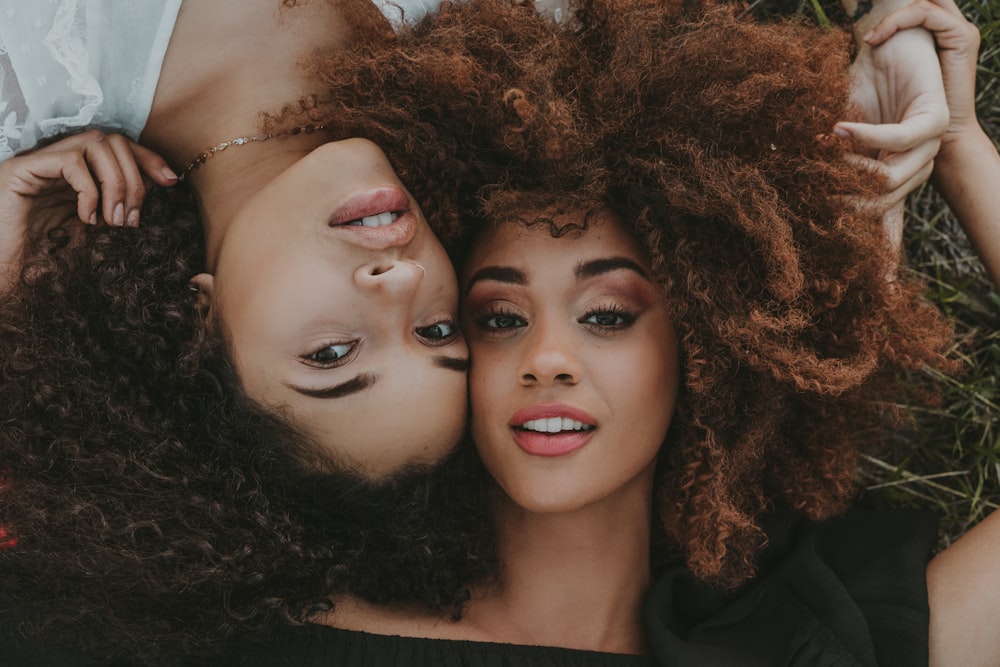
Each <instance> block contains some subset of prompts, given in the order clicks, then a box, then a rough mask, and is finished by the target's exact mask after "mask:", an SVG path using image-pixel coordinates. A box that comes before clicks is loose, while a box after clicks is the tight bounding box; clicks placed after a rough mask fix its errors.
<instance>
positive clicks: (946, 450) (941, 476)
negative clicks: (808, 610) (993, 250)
mask: <svg viewBox="0 0 1000 667" xmlns="http://www.w3.org/2000/svg"><path fill="white" fill-rule="evenodd" d="M958 1H959V5H960V7H961V8H962V10H963V12H964V13H965V15H966V16H967V17H968V18H969V19H970V20H972V21H973V22H974V23H976V25H977V26H979V28H980V32H981V35H982V46H981V48H980V63H979V72H978V82H977V84H978V85H977V109H978V113H979V118H980V122H981V123H982V124H983V127H984V128H985V129H986V131H987V133H989V134H990V136H991V137H992V138H993V140H994V142H997V141H998V140H1000V2H997V0H958ZM741 4H743V5H744V6H746V7H748V8H749V9H750V10H751V11H752V12H753V13H754V14H756V15H759V16H768V15H776V14H784V15H788V14H805V15H807V16H810V17H812V18H813V19H815V20H817V21H818V22H819V23H826V21H827V18H826V17H827V16H828V17H829V20H830V21H833V22H834V23H837V22H839V21H842V20H843V12H842V11H841V10H840V7H839V2H837V1H836V0H835V1H834V2H830V1H829V0H755V1H754V2H750V3H741ZM996 187H1000V183H997V184H996ZM998 214H1000V213H998ZM998 242H1000V240H998ZM904 244H905V252H906V256H907V259H908V263H909V267H910V270H912V271H914V272H916V273H917V274H918V275H920V276H922V277H923V278H924V280H925V281H926V282H927V284H928V292H927V296H928V298H929V299H930V300H932V301H933V302H934V303H936V304H937V305H938V306H939V307H940V308H941V309H942V310H943V311H944V312H945V313H946V314H947V315H948V316H949V317H950V318H952V319H953V320H954V322H955V331H956V342H955V347H954V355H955V356H956V357H958V358H961V359H963V360H964V361H965V364H966V367H967V369H966V371H965V372H964V373H962V374H960V375H959V376H957V377H952V378H943V377H938V376H935V375H933V374H931V373H928V372H924V373H922V374H918V375H917V376H915V377H913V378H912V385H913V387H914V391H915V392H916V391H919V390H920V389H921V388H926V387H927V386H931V387H933V388H936V389H937V390H938V392H939V394H940V399H939V401H938V402H936V403H935V405H934V406H933V407H931V408H928V407H915V405H916V404H917V402H916V401H913V402H912V403H909V404H907V403H905V402H904V403H903V404H902V407H903V408H904V410H906V411H907V412H908V413H909V414H910V415H912V417H913V423H914V428H913V429H911V430H907V431H905V432H901V433H899V434H898V436H897V437H896V438H895V439H894V440H893V441H892V442H890V443H888V446H887V447H886V448H885V450H884V451H880V452H879V454H878V455H871V456H869V457H867V458H866V460H865V461H864V463H863V465H862V467H861V470H860V472H859V475H860V479H861V481H862V483H863V484H864V485H865V487H866V488H867V489H868V492H867V495H868V496H869V497H870V498H872V499H874V500H875V502H876V503H878V504H880V505H888V506H893V507H906V508H919V509H929V510H932V511H934V512H935V513H937V514H938V516H940V517H941V528H942V536H941V546H945V545H947V544H948V543H950V542H951V541H952V540H953V539H955V538H956V537H957V536H958V535H960V534H961V533H962V532H964V531H965V530H967V529H968V528H969V527H971V526H972V525H974V524H975V523H976V522H977V521H979V520H981V519H982V518H983V517H984V516H986V515H987V514H988V513H989V512H991V511H992V510H993V509H995V508H997V507H998V506H1000V383H998V380H997V372H998V370H1000V295H998V294H997V292H996V291H994V290H993V289H992V287H991V284H990V282H989V280H988V278H987V277H986V275H985V273H984V271H983V268H982V266H981V264H980V263H979V260H978V259H977V258H976V256H975V254H974V253H973V252H972V250H971V249H970V247H969V244H968V243H967V241H966V239H965V236H964V235H963V233H962V231H961V229H960V227H959V226H958V224H957V222H956V220H955V218H954V216H953V215H952V214H951V211H950V210H949V209H948V207H947V205H946V204H945V203H944V200H943V199H942V198H941V197H940V196H939V195H938V193H937V192H935V190H934V188H933V187H932V186H931V185H925V186H923V187H922V188H920V189H918V190H917V191H916V192H914V193H913V194H912V195H910V198H909V201H908V202H907V223H906V231H905V236H904Z"/></svg>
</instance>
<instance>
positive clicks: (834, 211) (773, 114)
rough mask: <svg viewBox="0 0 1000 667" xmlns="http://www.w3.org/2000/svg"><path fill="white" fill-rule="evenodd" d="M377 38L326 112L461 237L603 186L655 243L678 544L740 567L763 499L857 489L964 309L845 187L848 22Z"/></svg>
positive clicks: (725, 12) (331, 69)
mask: <svg viewBox="0 0 1000 667" xmlns="http://www.w3.org/2000/svg"><path fill="white" fill-rule="evenodd" d="M689 4H690V3H689ZM362 41H363V45H362V46H359V47H358V48H357V49H355V50H354V51H353V52H352V53H350V54H334V55H330V56H327V57H320V58H316V59H315V60H314V61H313V62H312V65H311V67H312V70H313V71H314V72H315V73H316V75H317V76H320V77H321V78H322V79H323V80H324V81H325V83H326V85H327V86H328V88H329V96H328V99H327V101H326V102H324V103H323V104H321V105H319V106H318V107H317V108H315V109H312V110H310V112H309V115H310V118H311V119H312V120H314V121H318V122H322V123H325V124H326V125H327V127H328V128H331V129H332V131H334V132H335V133H336V134H339V135H341V136H362V137H367V138H369V139H371V140H373V141H375V142H376V143H378V144H379V145H381V146H383V147H384V149H385V150H386V152H387V154H388V155H389V156H390V159H391V160H392V161H393V162H394V164H395V165H396V167H397V169H398V170H399V173H400V175H401V178H402V180H403V182H404V183H406V184H407V186H408V187H410V189H411V190H412V191H413V192H414V194H415V196H416V197H417V200H418V202H420V203H421V205H422V206H424V207H425V211H427V212H428V219H435V220H436V222H437V224H438V226H439V228H441V229H445V230H448V232H449V233H448V234H447V235H446V237H445V240H446V241H447V242H449V243H450V245H451V249H452V251H453V252H454V253H455V255H456V256H457V258H458V260H459V261H460V259H461V254H462V251H463V248H465V247H466V245H467V243H468V241H469V239H470V238H471V237H473V236H474V235H475V233H476V230H477V229H480V228H481V227H482V225H484V224H490V223H491V222H496V221H504V220H511V219H530V218H532V217H533V216H535V215H536V214H537V212H539V211H541V210H544V209H546V208H550V207H552V206H556V207H558V208H561V209H563V210H579V209H582V210H587V209H588V208H596V207H609V208H610V209H612V210H614V211H615V212H617V213H618V214H619V215H620V216H621V217H622V218H623V219H624V220H625V221H627V222H628V224H630V225H631V226H632V227H633V229H634V231H635V233H636V234H637V236H638V237H639V238H640V239H641V240H642V241H643V242H644V243H645V246H646V248H647V249H648V251H649V253H650V255H651V259H652V265H653V269H654V273H655V276H656V278H657V279H658V281H659V283H660V284H661V286H662V291H663V296H664V303H665V305H666V308H667V309H668V310H669V312H670V314H671V316H672V317H673V319H674V323H675V326H676V328H677V331H678V334H679V340H680V346H681V355H682V362H683V367H684V382H683V389H682V397H681V400H680V403H679V405H678V409H677V412H676V416H675V417H674V420H673V423H672V425H671V428H670V433H669V434H668V437H667V442H666V443H665V446H664V449H663V450H662V451H661V456H660V461H659V470H658V480H659V481H658V487H657V498H658V507H659V517H660V520H661V522H662V528H663V529H664V533H665V535H666V539H667V541H668V543H669V547H670V548H671V551H672V553H674V554H677V555H679V556H681V557H682V558H683V559H684V560H685V561H686V563H687V565H688V566H689V567H690V569H691V570H692V571H693V572H694V573H695V574H696V575H697V576H699V577H701V578H703V579H705V580H708V581H711V582H713V583H715V584H717V585H720V586H725V587H729V586H735V585H737V584H739V583H740V582H742V581H745V580H746V579H747V578H748V577H749V576H751V575H752V574H753V571H754V556H755V554H756V553H757V552H758V551H759V549H760V548H761V546H762V544H763V542H764V540H765V538H764V534H763V532H762V530H761V529H760V528H759V526H758V523H757V519H758V517H759V516H760V515H761V513H762V512H764V511H766V510H768V509H770V508H773V507H775V506H777V505H780V504H787V505H789V506H791V507H792V508H794V509H795V510H797V511H798V512H800V513H802V514H804V515H805V516H807V517H809V518H812V519H824V518H827V517H831V516H833V515H835V514H837V513H839V512H841V511H842V510H844V509H845V508H846V507H847V506H848V504H849V503H850V502H851V500H852V498H853V497H854V496H855V494H856V492H857V487H856V484H855V480H854V474H855V471H856V467H857V464H858V457H859V452H861V451H862V450H863V449H865V448H868V447H873V446H875V445H877V444H878V443H879V441H880V435H879V434H880V432H884V429H885V428H886V427H887V426H888V425H889V424H893V423H895V420H894V419H892V417H893V415H892V414H891V412H892V411H891V410H890V409H889V408H887V407H886V405H887V404H886V402H885V399H886V398H887V397H893V396H896V395H897V394H898V392H899V391H900V389H901V381H900V379H899V375H900V373H899V371H900V370H901V369H912V368H917V367H920V366H922V365H924V364H930V365H933V366H937V367H940V368H949V367H950V362H949V361H947V360H946V359H945V358H944V356H943V350H944V349H945V346H946V344H947V342H948V341H949V339H950V334H951V331H950V327H949V325H948V323H947V322H946V321H945V320H944V318H943V317H942V316H941V314H940V313H939V312H938V311H937V310H936V309H935V308H933V307H932V306H930V305H929V304H927V303H925V301H924V300H923V299H922V298H921V296H920V289H921V286H920V285H918V284H913V283H912V282H911V280H910V279H909V278H907V277H905V276H902V275H901V276H898V277H896V278H895V279H889V273H890V272H891V271H893V270H894V269H893V267H894V266H895V259H896V255H895V251H894V250H893V249H892V248H891V247H890V245H889V243H888V241H887V238H886V235H885V234H884V232H883V230H882V228H881V226H880V224H879V222H878V220H877V219H875V217H874V216H873V215H872V214H871V213H870V212H866V211H863V210H859V209H858V208H856V207H855V206H854V205H853V204H851V203H850V202H849V201H846V200H845V198H844V197H843V195H845V194H853V195H860V196H862V197H875V196H876V195H877V194H878V192H879V186H880V182H879V179H878V178H877V177H876V176H875V175H873V174H870V173H866V172H863V171H859V170H858V169H857V168H855V167H853V166H851V165H849V164H848V163H847V162H846V161H845V160H843V157H844V155H845V153H846V152H847V151H848V150H849V148H850V147H849V146H848V145H847V144H846V143H845V142H843V141H840V140H837V139H836V138H834V137H831V136H829V135H828V133H829V131H830V129H831V128H832V127H833V125H834V123H835V122H836V121H838V120H840V119H844V118H849V117H852V114H853V112H852V109H851V108H850V106H849V104H848V88H849V81H848V77H847V65H848V36H847V35H846V33H844V32H841V31H829V30H823V29H820V28H817V27H815V26H808V25H805V24H803V23H802V22H794V21H792V22H783V23H779V24H774V25H761V24H757V23H753V22H751V21H749V20H745V19H741V18H738V17H736V16H735V15H734V13H733V12H732V10H730V9H728V8H725V7H715V8H704V7H702V8H694V9H691V8H685V7H681V6H679V5H678V6H677V7H673V8H670V9H668V8H666V7H665V5H664V3H662V2H659V1H655V2H654V1H652V0H650V1H645V0H633V1H628V2H626V1H622V2H619V1H617V0H606V1H600V0H590V1H588V0H584V1H583V2H579V3H577V5H576V7H575V20H574V21H572V22H567V23H565V24H564V25H563V26H561V27H559V26H555V25H553V24H551V23H550V22H548V21H546V20H545V19H543V18H539V17H538V16H537V15H536V14H535V11H534V8H533V7H532V5H531V3H530V2H525V3H514V4H513V5H511V4H509V3H506V2H495V1H492V0H471V1H469V2H460V3H454V4H452V3H445V4H444V5H442V7H441V9H440V11H439V14H438V15H436V16H431V17H428V18H426V19H424V20H423V21H422V22H421V23H420V24H418V25H417V26H416V27H415V28H413V29H412V30H411V31H408V32H404V33H403V34H401V35H400V37H399V40H398V42H397V43H392V44H387V43H386V41H385V40H384V39H383V38H382V37H381V36H374V35H373V37H372V38H371V39H370V40H367V41H364V40H362ZM270 122H271V123H272V124H283V123H290V122H302V119H301V117H295V116H294V114H288V113H286V114H285V115H283V116H282V115H278V116H276V117H272V118H271V119H270Z"/></svg>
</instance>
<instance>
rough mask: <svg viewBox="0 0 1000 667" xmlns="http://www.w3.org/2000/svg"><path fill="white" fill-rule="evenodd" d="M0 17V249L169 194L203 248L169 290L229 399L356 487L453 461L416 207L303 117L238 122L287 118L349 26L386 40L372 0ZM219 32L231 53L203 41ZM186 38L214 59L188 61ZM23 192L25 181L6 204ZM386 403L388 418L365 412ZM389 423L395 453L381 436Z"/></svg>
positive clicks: (440, 311) (454, 419)
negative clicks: (216, 357) (231, 383)
mask: <svg viewBox="0 0 1000 667" xmlns="http://www.w3.org/2000/svg"><path fill="white" fill-rule="evenodd" d="M15 4H16V6H15ZM7 5H9V6H7ZM7 5H5V6H4V8H3V9H4V13H5V18H4V22H3V26H2V28H0V44H3V45H5V47H6V48H0V53H2V54H3V56H2V57H0V90H2V92H3V98H2V104H0V106H2V107H3V109H4V111H3V117H4V123H3V125H2V127H3V129H2V130H0V139H3V141H2V143H0V158H8V157H9V158H10V159H9V160H7V161H5V162H4V163H3V164H4V168H5V171H4V172H3V175H4V176H5V177H6V178H5V180H4V181H3V183H2V185H3V187H4V188H5V189H7V190H11V189H13V190H15V191H17V193H18V194H20V195H22V196H21V199H22V200H23V205H22V206H20V208H17V209H15V210H14V211H13V212H11V211H9V210H8V211H7V212H5V215H4V219H3V220H2V222H3V223H4V226H3V235H4V237H3V238H4V241H7V239H8V238H16V237H17V236H19V234H20V232H21V230H23V229H24V228H25V227H26V226H30V227H31V228H32V230H33V231H34V232H35V233H36V234H37V233H38V231H39V230H40V229H42V228H43V227H48V226H50V225H49V219H50V218H52V217H53V216H54V215H56V214H58V216H59V219H58V222H64V221H67V220H75V219H76V218H77V217H79V219H80V220H81V221H84V222H89V223H91V224H94V225H96V224H97V222H98V221H106V222H107V223H108V224H110V225H112V226H119V227H123V226H135V225H137V224H138V223H139V211H140V205H141V202H142V197H143V193H144V191H145V186H144V183H143V179H144V178H145V179H146V180H147V183H148V180H149V179H152V180H153V181H155V182H156V183H157V184H159V185H173V184H176V183H177V182H178V180H185V181H186V183H187V185H188V186H189V188H190V191H191V192H192V193H193V195H194V201H195V203H196V205H197V208H198V212H199V217H200V220H201V223H202V225H203V229H204V233H205V239H206V241H205V244H204V246H203V249H204V252H205V258H204V262H203V263H202V264H201V265H200V266H198V267H197V271H196V272H195V273H194V274H192V276H189V279H190V280H191V284H192V286H193V287H194V288H196V289H198V290H199V292H200V299H201V300H202V302H203V306H204V308H205V309H206V310H207V311H208V317H207V318H206V320H205V321H206V323H207V325H208V331H207V335H211V336H214V337H216V338H217V339H219V340H220V341H221V342H223V344H224V345H225V347H226V349H227V351H228V355H229V357H230V359H231V361H232V364H233V367H234V368H235V370H236V372H237V373H236V377H238V380H239V384H240V389H241V390H242V391H244V392H246V394H247V395H248V396H249V397H251V398H252V399H253V400H254V401H256V402H257V403H258V404H260V405H261V406H262V407H265V408H267V409H269V410H271V411H272V412H273V413H275V414H276V415H277V416H280V417H281V418H283V419H286V420H288V421H290V422H291V423H293V424H294V425H295V427H296V428H297V429H298V430H299V431H300V433H301V434H302V435H303V436H305V437H308V438H310V439H311V440H312V441H313V443H314V444H315V445H317V447H316V448H315V449H316V452H317V453H316V455H317V456H319V457H320V458H322V457H323V454H322V451H321V450H323V449H325V450H326V451H327V454H326V456H327V458H329V459H331V460H336V462H337V463H338V464H339V465H341V466H346V467H350V468H351V469H353V470H356V471H358V472H360V473H362V474H366V475H368V476H372V477H377V476H380V475H385V474H389V473H392V472H394V471H396V470H398V469H400V468H402V467H404V466H405V465H407V464H409V463H418V464H427V463H433V462H435V461H438V460H440V459H442V458H443V457H444V456H446V455H447V454H448V453H449V452H450V451H451V450H452V449H454V447H455V445H456V443H457V442H458V440H459V438H460V436H461V433H462V429H463V428H464V423H465V414H464V412H463V409H462V406H464V404H465V377H464V373H463V371H464V363H465V359H466V352H465V348H464V343H463V342H462V340H461V337H460V336H458V332H457V327H456V325H455V321H456V318H457V295H456V293H455V288H454V284H455V278H454V272H453V269H452V267H451V264H450V262H449V261H448V258H447V256H446V255H445V253H444V251H443V249H442V247H441V244H440V243H439V242H438V241H437V238H436V236H435V234H434V233H433V232H432V230H431V228H430V227H429V225H428V224H427V222H426V220H425V219H424V217H423V215H422V214H421V212H420V210H419V207H418V205H417V202H415V201H414V200H413V199H412V198H411V197H410V196H409V194H408V193H407V192H406V190H405V189H404V188H403V187H402V185H401V184H400V183H399V181H398V179H396V178H395V176H394V175H393V174H392V173H391V170H390V169H388V168H387V164H386V163H385V161H384V158H382V157H381V155H379V152H378V149H377V148H376V147H373V146H371V145H370V144H367V143H365V142H357V141H355V142H331V141H330V139H331V136H330V135H329V134H327V133H324V132H323V131H322V127H320V126H321V123H314V122H312V121H310V120H309V119H308V118H306V119H303V121H302V122H301V123H300V124H299V125H297V126H296V127H293V128H287V130H286V131H283V132H276V133H271V132H261V131H260V130H258V129H257V128H258V126H259V123H260V118H259V116H260V114H261V113H262V112H263V111H265V110H272V109H280V108H282V106H283V105H288V106H290V107H294V108H296V109H300V110H302V111H303V112H304V113H306V115H308V109H309V108H310V107H311V106H313V105H314V104H315V99H316V96H317V95H320V94H322V89H321V88H319V87H318V86H317V84H316V82H315V81H313V80H312V79H311V78H310V77H309V76H308V75H307V74H306V73H305V72H303V71H302V70H301V69H300V68H299V67H298V62H299V60H300V59H302V58H303V57H306V56H308V55H309V54H311V53H313V52H315V51H336V50H338V49H343V48H348V47H349V46H350V45H351V44H352V43H353V40H354V39H355V32H356V30H358V29H361V28H364V27H366V26H367V28H366V30H367V32H366V35H368V36H369V37H370V36H372V35H374V34H378V35H380V36H381V37H382V38H384V39H391V38H392V35H393V32H392V29H391V27H390V24H389V21H388V20H387V19H386V16H383V14H382V13H380V12H379V10H378V9H377V8H376V7H375V5H373V4H371V3H370V2H368V1H367V0H351V1H344V2H335V3H331V2H326V1H323V2H284V3H280V2H276V0H255V1H254V2H246V0H235V1H231V0H224V1H221V2H197V1H196V2H183V3H181V2H180V1H179V0H173V1H171V2H166V3H163V2H149V1H148V0H147V1H146V2H139V3H134V4H132V5H129V6H128V7H127V8H121V7H118V6H117V5H116V4H115V3H106V2H92V3H76V2H69V1H63V2H57V3H44V4H41V5H39V4H37V3H36V4H35V5H32V6H30V7H28V6H23V3H7ZM385 13H386V15H387V16H389V15H392V14H393V11H392V10H391V9H390V8H389V7H386V8H385ZM396 13H398V12H396ZM222 34H238V35H239V36H240V38H239V39H233V40H223V41H218V36H219V35H222ZM119 36H121V37H120V38H119ZM208 41H211V43H213V44H216V45H217V46H216V47H215V48H212V49H210V50H206V49H203V48H199V47H200V46H201V45H203V44H205V43H206V42H208ZM260 53H266V54H267V57H266V58H260V57H258V54H260ZM28 56H31V57H28ZM88 128H89V131H87V132H82V133H80V134H76V135H74V136H71V137H69V138H64V139H62V141H60V142H58V143H57V144H54V145H48V146H45V147H43V148H42V149H41V150H36V151H35V152H34V153H26V154H23V155H18V156H15V157H11V156H12V154H13V153H14V151H25V150H28V149H33V148H36V146H37V142H38V141H44V140H49V139H54V138H57V137H59V136H60V135H61V134H64V133H68V132H74V131H79V130H84V129H88ZM105 131H107V132H108V133H106V132H105ZM111 131H119V132H122V133H124V134H126V135H127V136H128V137H129V138H125V137H123V136H120V135H118V134H110V132H111ZM240 133H243V134H240ZM224 139H226V140H225V141H223V140H224ZM136 142H139V143H140V144H141V145H142V146H141V147H140V146H139V145H138V144H137V143H136ZM150 150H152V151H155V153H157V154H158V155H162V156H163V157H164V158H165V159H166V162H168V163H170V164H173V165H175V167H176V168H177V169H176V172H174V171H171V170H170V169H169V168H168V167H167V166H166V163H165V162H163V160H161V159H159V158H158V156H157V155H154V154H150V152H149V151H150ZM70 160H74V161H75V162H74V164H76V165H77V166H78V167H80V168H82V172H83V174H84V178H85V177H86V172H87V169H85V168H83V167H89V168H90V169H93V170H95V171H101V172H103V173H100V174H99V176H100V178H101V179H102V180H101V192H100V195H101V196H100V198H99V197H98V192H97V189H96V188H95V187H94V186H93V185H90V186H80V185H79V180H80V179H75V180H73V181H71V182H69V183H63V182H62V178H63V176H64V174H63V173H62V169H61V166H60V165H61V164H67V163H69V161H70ZM60 161H61V162H60ZM133 162H136V163H138V166H137V165H136V164H132V163H133ZM8 163H13V164H8ZM24 174H26V175H24ZM26 180H35V181H45V183H44V184H43V185H42V186H39V187H38V188H36V190H35V191H33V192H32V191H28V192H25V191H24V190H25V188H24V187H23V184H24V182H25V181H26ZM59 185H62V186H63V187H62V189H61V190H60V189H58V187H57V186H59ZM77 187H83V188H84V189H83V190H81V196H80V197H79V198H77V197H76V192H75V189H76V188H77ZM54 203H56V204H58V206H57V207H55V208H56V212H55V213H53V211H52V210H51V209H52V208H53V207H54V206H53V204H54ZM428 213H430V214H433V208H432V209H430V210H429V211H428ZM15 214H16V215H15ZM40 218H42V219H40ZM18 250H19V246H16V245H15V244H14V243H4V247H3V253H4V255H5V256H3V257H0V265H5V266H0V269H7V267H6V265H8V264H11V265H15V266H16V265H17V263H18V261H19V259H20V258H19V257H18V254H19V253H18ZM3 273H4V274H5V275H6V276H9V275H10V274H11V273H12V272H11V270H10V269H7V270H4V271H3ZM334 287H335V289H334ZM332 295H336V297H337V299H331V298H330V297H331V296H332ZM362 304H363V307H361V306H362ZM415 384H416V385H419V386H421V387H422V388H423V391H420V392H414V391H412V387H413V386H414V385H415ZM386 403H392V404H395V405H396V406H397V410H395V411H393V413H392V414H391V415H386V414H384V413H382V411H381V409H380V406H382V405H384V404H386ZM404 429H405V431H406V432H407V433H408V434H409V438H408V439H407V441H406V442H405V443H404V442H402V441H400V439H398V438H397V437H396V434H397V433H398V432H399V431H400V430H404Z"/></svg>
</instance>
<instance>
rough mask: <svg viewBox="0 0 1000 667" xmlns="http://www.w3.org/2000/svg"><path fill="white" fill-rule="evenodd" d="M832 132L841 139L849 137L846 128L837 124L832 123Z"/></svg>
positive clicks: (849, 134)
mask: <svg viewBox="0 0 1000 667" xmlns="http://www.w3.org/2000/svg"><path fill="white" fill-rule="evenodd" d="M833 133H834V134H836V135H837V136H838V137H840V138H841V139H850V138H851V133H850V132H848V131H847V130H846V129H844V128H842V127H840V126H839V125H834V126H833Z"/></svg>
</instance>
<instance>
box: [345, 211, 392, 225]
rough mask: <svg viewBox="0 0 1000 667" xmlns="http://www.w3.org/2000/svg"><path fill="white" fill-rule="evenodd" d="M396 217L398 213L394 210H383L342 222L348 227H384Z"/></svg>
mask: <svg viewBox="0 0 1000 667" xmlns="http://www.w3.org/2000/svg"><path fill="white" fill-rule="evenodd" d="M397 218H399V213H397V212H396V211H385V212H384V213H376V214H375V215H366V216H365V217H363V218H360V219H358V220H350V221H348V222H345V223H344V224H345V225H346V226H348V227H386V226H388V225H391V224H392V223H394V222H395V221H396V219H397Z"/></svg>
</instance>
